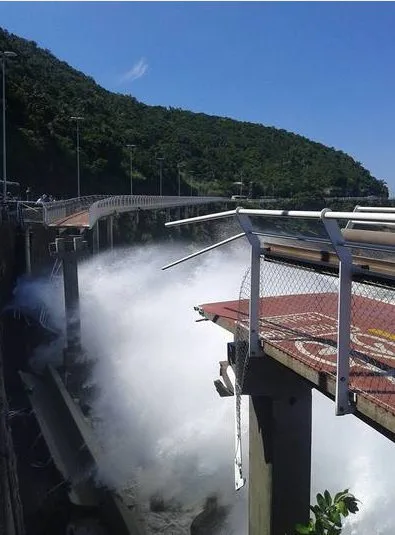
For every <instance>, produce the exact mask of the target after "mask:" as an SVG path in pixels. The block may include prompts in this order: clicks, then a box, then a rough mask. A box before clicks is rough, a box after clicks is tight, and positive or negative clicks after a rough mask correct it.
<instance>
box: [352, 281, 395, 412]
mask: <svg viewBox="0 0 395 535" xmlns="http://www.w3.org/2000/svg"><path fill="white" fill-rule="evenodd" d="M352 294H353V295H352V308H351V311H352V314H351V325H352V327H351V340H350V341H351V362H350V388H351V389H352V390H353V391H355V392H357V393H360V394H363V395H364V396H365V397H367V398H370V399H374V401H375V403H376V404H379V405H381V406H384V407H385V408H386V409H390V410H391V412H393V413H394V412H395V377H394V375H395V291H394V289H391V288H384V287H379V286H372V285H367V284H360V283H356V282H354V283H353V289H352Z"/></svg>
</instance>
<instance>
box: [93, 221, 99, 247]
mask: <svg viewBox="0 0 395 535" xmlns="http://www.w3.org/2000/svg"><path fill="white" fill-rule="evenodd" d="M92 249H93V254H98V253H99V251H100V219H98V220H97V221H96V225H95V226H94V227H93V244H92Z"/></svg>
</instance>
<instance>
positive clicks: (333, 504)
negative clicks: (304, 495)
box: [295, 489, 359, 535]
mask: <svg viewBox="0 0 395 535" xmlns="http://www.w3.org/2000/svg"><path fill="white" fill-rule="evenodd" d="M358 501H359V500H357V499H356V498H355V496H354V495H353V494H350V493H349V492H348V489H346V490H343V491H342V492H338V493H337V494H336V496H335V497H334V498H333V499H332V496H331V495H330V494H329V492H328V491H327V490H326V491H325V492H324V495H322V494H317V505H313V506H310V509H311V510H312V511H313V513H314V515H315V520H313V519H310V521H309V523H308V524H306V525H302V524H297V525H296V528H295V529H296V534H298V535H340V534H341V532H342V517H344V518H345V517H347V516H348V515H349V514H350V513H352V514H355V513H356V512H357V511H358V503H357V502H358Z"/></svg>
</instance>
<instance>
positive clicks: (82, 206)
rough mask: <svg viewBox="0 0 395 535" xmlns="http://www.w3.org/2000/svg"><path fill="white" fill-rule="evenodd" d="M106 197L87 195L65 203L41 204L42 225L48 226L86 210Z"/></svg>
mask: <svg viewBox="0 0 395 535" xmlns="http://www.w3.org/2000/svg"><path fill="white" fill-rule="evenodd" d="M106 197H108V195H89V196H88V197H80V198H79V199H68V200H66V201H55V202H51V203H45V204H43V211H44V214H43V215H44V217H43V223H44V224H45V225H50V224H51V223H55V221H59V220H60V219H64V218H66V217H69V216H71V215H73V214H77V213H78V212H82V211H84V210H87V209H88V208H89V207H90V206H91V205H92V204H94V203H95V202H97V201H99V200H101V199H105V198H106Z"/></svg>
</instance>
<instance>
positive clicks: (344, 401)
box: [321, 209, 353, 416]
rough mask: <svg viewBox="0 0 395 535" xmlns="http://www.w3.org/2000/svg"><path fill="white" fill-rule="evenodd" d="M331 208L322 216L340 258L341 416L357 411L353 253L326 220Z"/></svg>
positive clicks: (337, 401)
mask: <svg viewBox="0 0 395 535" xmlns="http://www.w3.org/2000/svg"><path fill="white" fill-rule="evenodd" d="M328 212H330V210H329V209H324V210H323V211H322V213H321V220H322V222H323V224H324V227H325V230H326V231H327V233H328V236H329V238H330V240H331V242H332V245H333V248H334V250H335V252H336V254H337V256H338V258H339V289H338V303H337V360H336V399H335V410H336V415H337V416H342V415H343V414H349V413H351V412H353V404H352V402H351V397H350V390H349V378H350V351H351V345H350V335H351V296H352V274H353V266H352V254H351V251H350V249H348V248H347V247H345V240H344V238H343V235H342V233H341V230H340V227H339V225H338V223H337V221H336V220H334V219H332V220H328V219H326V218H325V215H326V213H328Z"/></svg>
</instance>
